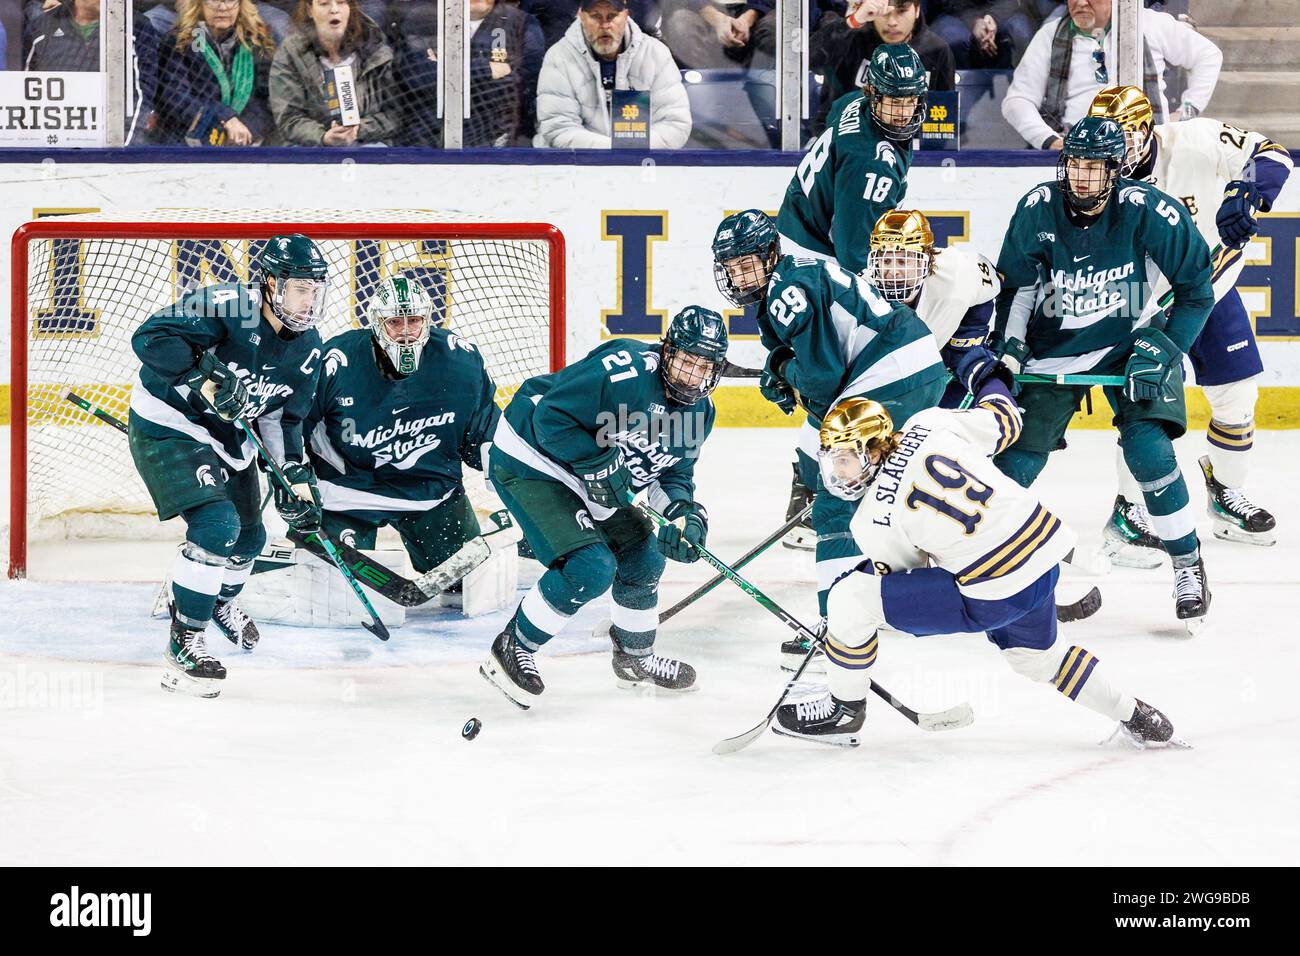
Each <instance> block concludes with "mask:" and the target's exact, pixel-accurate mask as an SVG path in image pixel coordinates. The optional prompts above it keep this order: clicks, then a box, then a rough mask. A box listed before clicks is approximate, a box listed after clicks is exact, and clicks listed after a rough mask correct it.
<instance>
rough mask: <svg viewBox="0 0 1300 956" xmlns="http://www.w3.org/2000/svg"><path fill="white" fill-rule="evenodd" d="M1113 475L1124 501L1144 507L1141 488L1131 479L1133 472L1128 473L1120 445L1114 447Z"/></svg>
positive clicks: (1144, 502)
mask: <svg viewBox="0 0 1300 956" xmlns="http://www.w3.org/2000/svg"><path fill="white" fill-rule="evenodd" d="M1115 475H1116V477H1117V478H1118V479H1119V493H1120V495H1121V496H1122V497H1123V498H1124V500H1125V501H1127V502H1128V503H1129V504H1131V505H1142V506H1143V507H1146V499H1145V498H1143V497H1142V487H1141V486H1140V485H1139V484H1138V480H1137V479H1136V478H1134V477H1133V472H1131V471H1129V467H1128V462H1126V461H1125V460H1124V448H1123V446H1120V445H1117V446H1116V447H1115Z"/></svg>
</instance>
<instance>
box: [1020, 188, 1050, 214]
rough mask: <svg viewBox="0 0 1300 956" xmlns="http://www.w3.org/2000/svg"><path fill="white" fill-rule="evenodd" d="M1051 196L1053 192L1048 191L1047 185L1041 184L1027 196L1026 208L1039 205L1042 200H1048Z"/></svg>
mask: <svg viewBox="0 0 1300 956" xmlns="http://www.w3.org/2000/svg"><path fill="white" fill-rule="evenodd" d="M1051 198H1052V194H1051V193H1050V192H1048V189H1047V187H1046V186H1039V187H1038V188H1037V189H1035V190H1034V191H1033V192H1031V193H1030V194H1029V195H1028V196H1026V197H1025V208H1026V209H1029V208H1030V207H1031V206H1037V205H1038V204H1039V203H1040V202H1047V201H1048V200H1050V199H1051Z"/></svg>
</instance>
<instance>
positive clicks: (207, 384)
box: [181, 352, 248, 422]
mask: <svg viewBox="0 0 1300 956" xmlns="http://www.w3.org/2000/svg"><path fill="white" fill-rule="evenodd" d="M181 381H182V382H184V383H185V384H186V385H188V386H189V387H190V389H191V390H192V391H193V392H194V393H195V394H197V395H198V396H199V397H200V398H201V399H203V403H204V404H205V405H207V406H208V407H209V408H210V409H212V410H213V411H214V412H216V413H217V414H218V415H219V416H221V418H222V419H223V420H224V421H228V422H233V421H234V420H235V419H236V418H238V417H239V416H240V413H242V412H243V410H244V406H245V405H247V404H248V389H246V388H244V383H243V382H241V381H240V380H239V376H238V375H236V374H235V373H234V372H232V371H231V370H230V369H229V368H227V367H226V366H225V365H223V364H221V359H219V358H217V357H216V356H215V355H213V354H212V353H211V352H204V353H203V357H202V358H200V359H199V364H198V365H196V366H194V368H192V369H190V371H188V372H186V373H185V376H184V377H183V378H182V379H181Z"/></svg>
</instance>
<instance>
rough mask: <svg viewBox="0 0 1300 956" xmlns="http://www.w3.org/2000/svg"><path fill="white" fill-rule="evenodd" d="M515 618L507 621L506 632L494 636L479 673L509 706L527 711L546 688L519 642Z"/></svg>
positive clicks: (531, 656)
mask: <svg viewBox="0 0 1300 956" xmlns="http://www.w3.org/2000/svg"><path fill="white" fill-rule="evenodd" d="M517 616H518V612H516V614H515V617H517ZM515 617H512V618H510V623H508V624H507V625H506V627H505V630H503V631H502V632H501V633H500V634H498V635H497V636H496V640H494V641H493V642H492V650H491V651H489V652H488V658H487V660H486V661H484V662H483V663H482V664H480V665H479V669H478V672H479V673H480V674H482V675H483V679H484V680H485V681H487V682H488V683H489V684H491V685H492V686H493V687H495V688H496V689H497V690H499V691H501V693H503V694H505V695H506V699H507V700H509V701H510V703H512V704H514V705H515V706H516V707H518V708H520V709H521V710H527V709H528V708H529V707H531V706H532V705H533V704H535V703H536V702H537V698H538V697H539V696H541V693H542V691H544V690H546V685H545V684H543V683H542V675H541V674H539V673H538V672H537V662H536V661H535V660H533V654H532V651H530V650H528V648H526V647H524V646H523V645H522V644H520V643H519V635H518V634H517V633H516V631H515Z"/></svg>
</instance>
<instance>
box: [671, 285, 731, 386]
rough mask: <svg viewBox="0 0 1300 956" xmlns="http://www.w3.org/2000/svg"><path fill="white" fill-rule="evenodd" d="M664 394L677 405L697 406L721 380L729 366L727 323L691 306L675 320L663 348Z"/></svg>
mask: <svg viewBox="0 0 1300 956" xmlns="http://www.w3.org/2000/svg"><path fill="white" fill-rule="evenodd" d="M660 359H661V372H662V375H663V380H664V392H665V393H666V394H667V395H668V398H669V399H670V400H672V401H673V402H676V403H677V404H678V405H694V404H695V403H696V402H698V401H699V400H700V399H702V398H705V397H707V396H708V395H709V394H710V393H711V392H712V391H713V390H714V389H715V388H717V387H718V382H719V381H720V380H721V379H722V372H723V369H724V368H725V367H726V365H727V323H726V321H725V320H724V319H723V318H722V316H720V315H718V313H716V312H713V311H712V310H710V309H706V308H704V307H703V306H698V305H688V306H687V307H686V308H684V309H682V311H680V312H678V313H677V314H676V315H675V316H673V320H672V321H671V322H670V323H668V332H667V334H665V335H664V340H663V344H662V345H661V346H660Z"/></svg>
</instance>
